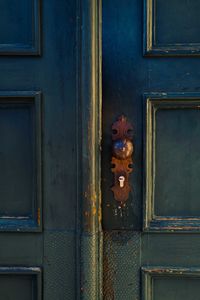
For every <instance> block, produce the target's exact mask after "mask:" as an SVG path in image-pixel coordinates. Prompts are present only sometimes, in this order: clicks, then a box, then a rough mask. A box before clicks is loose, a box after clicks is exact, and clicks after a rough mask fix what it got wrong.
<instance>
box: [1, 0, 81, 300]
mask: <svg viewBox="0 0 200 300" xmlns="http://www.w3.org/2000/svg"><path fill="white" fill-rule="evenodd" d="M78 14H79V6H78V1H77V3H76V1H73V0H72V1H63V0H61V1H59V4H58V1H54V0H41V1H40V0H28V1H27V0H26V1H24V0H22V1H15V0H8V1H7V0H6V1H1V3H0V72H1V80H0V141H1V142H0V164H1V171H0V198H1V203H0V230H1V233H0V241H1V243H0V244H1V246H0V287H1V299H2V300H3V299H13V300H17V299H26V300H39V299H48V300H53V299H56V300H57V299H60V300H63V299H70V300H71V299H76V297H78V294H79V286H78V284H79V283H78V278H79V270H78V267H76V263H77V264H78V260H77V259H78V258H77V257H78V250H77V248H76V247H77V240H78V236H77V220H76V217H77V205H78V199H77V197H78V194H77V129H76V128H77V100H78V97H77V93H78V92H77V78H78V73H77V53H78V47H79V45H78V44H77V32H78V23H77V16H78ZM42 291H43V292H42Z"/></svg>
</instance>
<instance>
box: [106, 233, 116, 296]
mask: <svg viewBox="0 0 200 300" xmlns="http://www.w3.org/2000/svg"><path fill="white" fill-rule="evenodd" d="M110 238H111V237H110V235H109V233H106V232H105V233H104V243H105V244H104V255H103V299H104V300H114V299H115V294H114V273H115V270H114V265H113V259H114V253H113V249H112V242H111V241H110Z"/></svg>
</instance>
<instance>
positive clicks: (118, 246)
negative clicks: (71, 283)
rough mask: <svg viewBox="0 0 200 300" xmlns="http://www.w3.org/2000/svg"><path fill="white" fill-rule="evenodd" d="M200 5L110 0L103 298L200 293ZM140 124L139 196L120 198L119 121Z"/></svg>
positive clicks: (157, 298)
mask: <svg viewBox="0 0 200 300" xmlns="http://www.w3.org/2000/svg"><path fill="white" fill-rule="evenodd" d="M199 11H200V1H196V0H190V1H188V0H169V1H165V0H145V1H140V0H125V1H118V0H116V1H114V2H113V1H111V0H106V1H103V154H102V194H103V229H104V298H105V299H116V300H118V299H123V300H125V299H134V300H139V299H143V300H169V299H170V300H186V299H187V300H196V299H199V297H200V296H199V294H200V256H199V252H200V234H199V233H200V110H199V107H200V84H199V83H200V71H199V70H200V55H199V54H200V19H199ZM122 114H124V115H125V116H126V117H127V118H128V119H129V121H130V122H131V123H132V125H133V133H134V138H133V143H134V147H135V152H134V154H133V161H134V162H133V173H132V175H131V176H130V183H131V186H132V191H131V193H130V195H129V199H128V201H127V202H126V205H125V206H124V207H122V206H121V205H119V204H118V203H117V202H116V200H115V199H114V197H113V193H112V191H111V189H110V187H111V186H112V184H113V174H112V173H111V171H110V163H111V146H112V138H111V134H112V132H111V125H112V124H113V122H115V121H116V119H117V117H118V116H120V115H122Z"/></svg>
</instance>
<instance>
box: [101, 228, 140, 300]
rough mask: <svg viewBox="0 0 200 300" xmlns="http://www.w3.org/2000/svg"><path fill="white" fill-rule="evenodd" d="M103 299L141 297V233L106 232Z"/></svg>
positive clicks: (130, 299) (123, 299) (124, 299)
mask: <svg viewBox="0 0 200 300" xmlns="http://www.w3.org/2000/svg"><path fill="white" fill-rule="evenodd" d="M103 295H104V296H103V299H105V300H139V299H140V233H138V232H130V231H129V232H126V231H112V232H105V233H104V278H103Z"/></svg>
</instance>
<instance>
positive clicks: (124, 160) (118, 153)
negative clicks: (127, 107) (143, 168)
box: [111, 116, 134, 205]
mask: <svg viewBox="0 0 200 300" xmlns="http://www.w3.org/2000/svg"><path fill="white" fill-rule="evenodd" d="M132 139H133V127H132V125H131V124H130V123H129V122H128V121H127V118H126V117H125V116H121V117H119V118H118V120H117V121H116V122H115V123H114V124H113V125H112V141H113V144H112V162H111V163H112V168H111V170H112V172H113V173H114V185H113V187H112V191H113V193H114V198H115V200H116V201H118V202H120V203H121V205H123V204H124V203H125V202H126V201H127V199H128V197H129V193H130V190H131V187H130V184H129V174H130V173H131V172H132V171H133V168H132V166H133V160H132V154H133V151H134V146H133V142H132Z"/></svg>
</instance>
